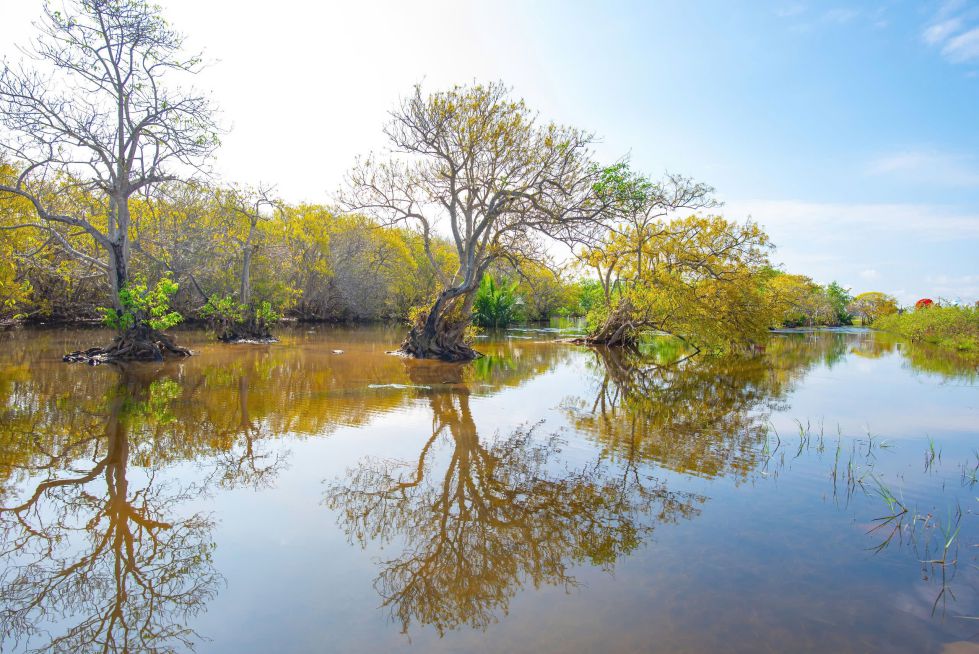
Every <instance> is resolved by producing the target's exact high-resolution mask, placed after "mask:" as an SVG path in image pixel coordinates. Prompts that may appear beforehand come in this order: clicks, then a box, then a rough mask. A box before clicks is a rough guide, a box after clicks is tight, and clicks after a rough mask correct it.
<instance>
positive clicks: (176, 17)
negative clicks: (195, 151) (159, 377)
mask: <svg viewBox="0 0 979 654" xmlns="http://www.w3.org/2000/svg"><path fill="white" fill-rule="evenodd" d="M159 3H160V4H161V5H162V6H163V8H164V13H165V15H166V16H167V17H168V18H169V19H171V20H172V22H173V23H174V24H175V25H176V26H177V27H178V28H179V29H181V30H182V31H183V32H185V33H186V34H187V35H188V38H189V43H190V45H191V46H192V47H195V48H201V49H204V51H205V54H206V55H207V56H208V57H209V58H210V59H211V60H212V62H213V63H212V65H211V66H210V68H209V69H208V70H207V71H206V72H205V73H204V74H203V75H202V76H201V77H200V78H199V79H198V80H197V84H198V85H199V86H201V87H202V88H206V89H209V90H210V91H211V92H212V93H213V95H214V98H215V101H216V102H217V103H218V104H219V105H220V106H221V107H222V109H223V114H224V120H225V124H227V125H228V126H229V127H230V128H231V132H230V133H229V135H228V136H227V137H226V138H225V144H224V146H223V148H222V150H221V152H220V153H219V155H218V160H217V161H216V163H215V168H216V170H217V171H218V172H219V173H220V174H221V175H222V176H224V177H225V178H228V179H233V180H241V181H258V180H265V181H270V182H274V183H276V184H278V186H279V189H280V191H281V192H282V194H283V195H285V196H286V197H287V198H288V199H292V200H298V199H306V200H310V201H329V200H330V198H331V196H332V193H333V191H334V189H336V188H337V186H338V185H339V184H340V181H341V179H342V175H343V172H344V170H345V169H346V168H347V167H348V166H349V165H350V163H351V161H352V160H353V157H354V156H355V155H356V154H358V153H364V152H366V151H367V150H370V149H372V148H377V147H379V146H381V145H382V142H381V141H380V126H381V124H382V122H383V120H384V118H385V112H386V111H387V110H388V109H389V108H390V107H391V106H392V105H393V104H394V103H395V102H396V101H397V99H398V97H399V96H400V95H403V94H405V93H407V92H409V90H410V87H411V85H412V84H413V83H414V82H416V81H424V83H425V85H426V86H428V87H430V88H438V87H440V86H444V85H448V84H452V83H465V82H468V81H472V80H474V79H478V80H488V79H502V80H504V81H505V82H507V83H508V84H510V85H512V86H513V87H514V92H515V93H516V94H518V95H521V96H523V97H524V98H525V99H526V100H527V101H528V103H529V104H530V105H531V106H533V107H535V108H537V109H538V110H539V111H540V113H541V115H542V117H544V118H548V119H554V120H558V121H561V122H568V123H572V124H574V125H577V126H580V127H584V128H587V129H590V130H593V131H594V132H596V133H597V134H598V135H600V136H601V138H602V142H601V144H600V145H599V147H598V154H599V155H600V156H601V157H602V158H605V159H608V160H613V159H617V158H619V157H621V156H622V155H624V154H630V155H631V158H632V161H633V163H634V165H635V166H636V167H638V168H640V169H643V170H645V171H647V172H649V173H650V174H653V175H658V174H661V173H662V172H664V171H667V170H669V171H671V172H679V173H683V174H686V175H691V176H694V177H696V178H697V179H699V180H702V181H706V182H708V183H710V184H713V185H714V186H715V187H716V188H717V192H718V196H719V198H720V199H721V200H723V201H724V202H725V207H724V209H723V213H724V214H725V215H726V216H728V217H729V218H736V219H745V218H747V217H749V216H751V217H753V218H754V219H756V220H758V221H759V222H761V223H762V224H764V225H765V226H766V228H767V229H768V230H769V232H770V234H771V235H772V237H773V240H774V241H775V243H776V245H777V246H778V252H777V254H776V259H777V260H778V261H780V262H781V263H782V264H783V265H784V266H785V268H786V269H787V270H789V271H791V272H800V273H804V274H807V275H810V276H812V277H814V278H815V279H817V280H818V281H820V282H829V281H831V280H834V279H836V280H839V281H840V282H842V283H843V284H844V285H847V286H850V287H852V288H853V289H854V291H855V292H860V291H864V290H882V291H886V292H890V293H894V294H895V295H897V296H898V297H899V299H901V300H902V301H903V302H913V301H914V300H915V299H917V298H919V297H923V296H930V297H936V298H937V297H946V298H949V299H962V300H965V301H975V300H979V263H977V262H979V120H977V117H979V3H969V2H958V1H953V2H933V3H928V2H911V1H907V2H900V1H884V2H863V3H849V4H847V3H836V2H804V1H802V2H794V1H786V2H780V1H776V2H768V3H766V2H733V1H727V2H722V1H699V2H693V1H690V2H679V1H677V2H672V1H662V2H627V1H607V2H598V1H595V2H558V1H551V2H532V1H529V0H528V1H517V0H511V1H497V2H481V3H475V2H471V3H463V2H458V1H456V2H449V1H447V0H425V1H421V2H411V3H407V2H396V1H394V0H390V1H385V2H358V3H356V4H354V3H349V4H344V3H338V2H329V3H319V4H320V5H323V6H311V5H312V3H308V2H303V1H302V0H279V2H277V3H275V5H274V11H271V8H272V5H270V4H269V3H267V2H247V1H242V2H220V1H217V0H214V1H211V2H207V3H201V2H199V0H159ZM39 6H40V3H39V0H20V1H19V2H18V3H16V4H15V6H14V7H12V8H5V9H4V11H5V12H7V13H6V14H5V20H4V22H3V24H2V25H0V53H2V54H4V55H6V56H8V57H11V56H16V51H15V50H14V49H13V47H12V44H13V43H15V42H22V41H23V40H24V37H25V36H26V35H27V34H29V33H30V21H31V20H32V19H33V18H34V17H36V16H37V14H38V8H39Z"/></svg>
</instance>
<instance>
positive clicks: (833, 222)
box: [724, 200, 979, 243]
mask: <svg viewBox="0 0 979 654" xmlns="http://www.w3.org/2000/svg"><path fill="white" fill-rule="evenodd" d="M724 213H725V214H727V215H728V216H730V217H732V218H734V217H741V216H748V215H750V216H752V218H753V219H754V220H755V221H757V222H758V223H760V224H762V225H764V226H768V227H772V228H776V229H780V230H790V231H791V232H792V233H793V234H796V235H800V236H802V237H804V238H807V239H818V240H819V241H823V242H825V241H826V240H827V239H835V238H836V235H837V234H841V233H842V234H846V235H847V237H848V238H852V237H854V236H855V234H856V232H857V230H859V231H860V232H871V233H874V232H886V233H891V234H902V235H904V236H911V237H913V238H914V240H915V241H924V242H932V243H936V242H949V241H951V242H956V241H960V240H962V239H979V213H963V212H961V211H957V210H956V209H954V208H952V207H947V206H941V205H926V204H899V203H852V204H848V203H835V202H805V201H799V200H746V201H737V202H730V203H728V204H727V205H726V206H725V211H724Z"/></svg>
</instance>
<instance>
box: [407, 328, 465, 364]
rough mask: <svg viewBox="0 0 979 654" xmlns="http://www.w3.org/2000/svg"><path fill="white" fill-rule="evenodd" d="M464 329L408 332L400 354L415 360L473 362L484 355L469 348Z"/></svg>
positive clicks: (415, 330) (415, 329) (416, 329)
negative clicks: (430, 332)
mask: <svg viewBox="0 0 979 654" xmlns="http://www.w3.org/2000/svg"><path fill="white" fill-rule="evenodd" d="M463 333H464V326H463V328H462V329H452V330H446V331H444V332H442V333H436V334H429V333H427V332H426V330H425V329H424V328H423V327H414V328H412V330H411V331H409V332H408V336H406V337H405V340H404V342H403V343H402V344H401V347H400V348H399V349H398V354H400V355H401V356H405V357H411V358H413V359H440V360H442V361H473V360H475V359H478V358H480V357H482V356H483V355H482V354H481V353H479V352H477V351H476V350H474V349H472V348H471V347H469V344H468V343H466V340H465V338H464V336H463Z"/></svg>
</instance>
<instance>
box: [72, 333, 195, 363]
mask: <svg viewBox="0 0 979 654" xmlns="http://www.w3.org/2000/svg"><path fill="white" fill-rule="evenodd" d="M190 355H191V351H190V350H188V349H187V348H184V347H180V346H179V345H177V344H176V343H174V342H173V340H172V339H171V338H170V337H169V336H167V335H166V334H164V333H163V332H158V331H156V330H155V329H150V328H149V327H147V326H140V327H134V328H132V329H129V330H127V331H125V332H123V333H122V334H120V335H119V336H116V337H115V338H114V339H113V341H112V344H111V345H109V346H108V347H104V348H102V347H93V348H89V349H87V350H78V351H75V352H69V353H68V354H66V355H65V356H64V357H62V361H66V362H68V363H87V364H89V365H91V366H97V365H99V364H101V363H113V362H117V361H120V362H121V361H163V360H164V359H165V358H167V357H188V356H190Z"/></svg>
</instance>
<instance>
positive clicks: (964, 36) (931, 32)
mask: <svg viewBox="0 0 979 654" xmlns="http://www.w3.org/2000/svg"><path fill="white" fill-rule="evenodd" d="M921 40H922V41H924V42H925V43H926V44H927V45H929V46H932V47H934V48H938V50H939V52H940V53H941V55H942V56H943V57H945V59H947V60H948V61H949V62H951V63H953V64H968V63H972V62H979V7H975V6H972V5H971V4H969V3H966V2H961V1H954V2H946V3H945V4H943V5H942V6H941V8H940V9H939V10H938V13H937V14H936V15H935V16H934V17H933V18H932V20H931V22H930V23H929V24H928V25H926V26H925V28H924V30H922V32H921Z"/></svg>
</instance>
